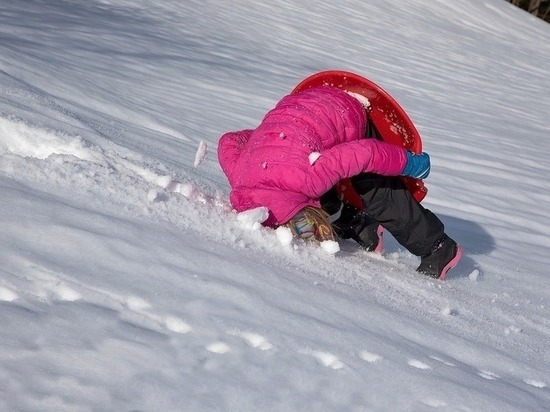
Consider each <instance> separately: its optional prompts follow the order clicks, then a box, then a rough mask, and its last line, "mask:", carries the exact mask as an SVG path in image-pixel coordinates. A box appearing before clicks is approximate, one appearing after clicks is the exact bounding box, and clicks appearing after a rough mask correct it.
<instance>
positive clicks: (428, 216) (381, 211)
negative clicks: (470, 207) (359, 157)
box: [351, 173, 445, 256]
mask: <svg viewBox="0 0 550 412" xmlns="http://www.w3.org/2000/svg"><path fill="white" fill-rule="evenodd" d="M351 183H352V185H353V188H354V189H355V191H356V192H357V193H358V194H359V195H360V196H361V197H362V198H363V200H364V202H365V209H364V211H365V212H366V213H367V215H368V216H369V217H371V218H372V219H374V220H375V221H377V222H378V223H379V224H380V225H382V227H384V228H385V229H386V230H387V231H388V232H390V233H391V234H392V236H393V237H394V238H395V239H396V240H397V241H398V242H399V243H400V244H401V245H402V246H404V247H405V248H406V249H407V250H408V251H409V252H411V253H412V254H413V255H416V256H423V255H425V254H427V253H428V252H430V251H431V249H432V247H433V245H434V244H435V242H436V241H438V240H439V239H440V238H441V237H442V236H443V235H444V231H445V227H444V225H443V223H442V222H441V220H439V218H438V217H437V216H436V215H435V214H434V213H432V212H431V211H430V210H428V209H426V208H424V207H423V206H422V205H421V204H420V203H419V202H417V201H416V199H414V198H413V196H412V194H411V192H409V190H408V189H407V188H406V187H405V185H404V184H403V182H402V181H401V179H400V178H399V177H388V176H381V175H377V174H373V173H361V174H360V175H357V176H354V177H352V178H351Z"/></svg>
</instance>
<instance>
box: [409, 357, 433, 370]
mask: <svg viewBox="0 0 550 412" xmlns="http://www.w3.org/2000/svg"><path fill="white" fill-rule="evenodd" d="M407 364H408V365H409V366H412V367H413V368H417V369H424V370H427V369H432V367H431V366H430V365H427V364H425V363H424V362H421V361H419V360H418V359H409V361H408V362H407Z"/></svg>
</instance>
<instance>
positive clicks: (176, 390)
mask: <svg viewBox="0 0 550 412" xmlns="http://www.w3.org/2000/svg"><path fill="white" fill-rule="evenodd" d="M549 38H550V26H549V25H548V24H546V23H544V22H542V21H541V20H537V19H536V18H534V17H532V16H530V15H529V14H527V13H525V12H523V11H521V10H519V9H517V8H515V7H513V6H511V5H510V4H509V3H507V2H505V1H504V0H410V1H401V0H373V1H368V2H366V1H362V0H348V1H344V2H337V1H312V0H303V1H300V2H298V1H295V2H292V1H288V0H273V1H270V2H253V1H245V0H235V1H228V2H222V1H205V0H200V1H199V0H186V1H177V0H162V1H161V0H87V1H78V0H55V1H46V0H24V1H3V2H1V4H0V86H1V93H0V196H1V199H2V200H1V202H0V262H2V263H1V265H0V307H1V308H0V324H1V325H2V327H1V328H0V382H1V385H0V410H2V411H56V412H57V411H123V410H125V411H260V410H261V411H433V410H441V411H544V410H550V359H549V357H550V350H549V347H550V269H549V268H550V253H549V252H550V230H549V228H550V217H549V212H548V208H549V204H550V190H549V189H550V183H549V181H550V172H549V171H548V168H549V165H550V163H549V160H548V156H549V153H550V123H549V120H550V111H549V108H550V77H549V76H548V67H550V42H548V39H549ZM326 69H342V70H348V71H352V72H356V73H359V74H361V75H364V76H366V77H369V78H370V79H371V80H373V81H375V82H376V83H378V84H379V85H380V86H382V87H383V88H384V89H386V90H387V91H388V92H390V94H392V95H393V96H394V97H395V98H396V100H397V101H399V102H400V103H401V105H402V106H403V107H404V109H405V110H406V111H407V112H408V113H409V115H410V117H411V119H412V120H413V122H414V123H415V124H416V125H417V127H418V130H419V131H420V133H421V135H422V137H423V143H424V150H425V151H426V152H428V153H430V155H431V159H432V172H431V175H430V177H429V178H428V179H427V180H426V186H427V187H428V189H429V193H428V196H427V198H426V199H425V200H424V204H425V205H426V207H428V208H430V209H431V210H433V211H434V212H436V213H437V214H438V216H440V217H441V219H442V220H443V221H444V223H445V225H446V230H447V232H448V233H449V234H450V235H451V236H452V237H454V238H455V239H456V240H457V241H459V242H460V243H461V244H462V246H463V248H464V257H463V259H462V261H461V263H460V264H459V265H458V266H457V267H456V268H455V269H454V270H453V271H452V272H450V273H449V275H448V277H447V279H446V280H445V281H443V282H442V281H436V280H432V279H428V278H426V277H423V276H421V275H419V274H417V273H416V272H415V268H416V266H417V264H418V262H419V260H418V258H417V257H415V256H412V255H410V254H409V253H408V252H407V251H405V250H404V249H403V248H402V247H401V246H400V245H398V244H397V243H396V242H395V240H393V239H392V238H391V236H390V235H389V234H387V233H386V234H385V239H386V242H385V243H386V247H385V250H384V252H383V254H382V255H378V256H376V255H373V254H369V253H366V252H363V251H361V250H358V249H357V248H356V247H355V245H354V244H353V242H350V241H342V242H340V246H339V249H340V250H339V251H338V252H337V253H335V254H333V253H327V251H326V250H323V249H322V248H320V247H314V246H312V245H305V244H303V243H299V242H296V241H290V239H289V238H288V233H287V232H284V231H279V232H277V231H275V230H271V229H267V228H264V227H262V226H261V225H260V224H258V219H261V216H258V215H256V218H255V219H252V220H253V221H254V220H256V224H254V223H251V221H250V220H249V219H239V218H238V215H237V213H235V212H234V211H233V210H232V209H231V206H230V204H229V201H228V196H229V187H228V183H227V181H226V179H225V176H224V175H223V173H222V171H221V169H220V167H219V164H218V162H217V157H216V150H217V143H218V139H219V137H220V136H221V135H222V134H223V133H225V132H227V131H230V130H238V129H244V128H253V127H255V126H256V125H257V124H258V123H259V121H260V120H261V118H262V116H263V115H264V114H265V112H266V111H267V110H269V109H270V108H272V106H273V105H274V104H275V103H276V102H277V101H278V100H279V99H280V98H281V97H282V96H284V95H286V94H288V93H289V92H290V91H291V90H292V89H293V87H294V86H295V85H296V84H298V83H299V82H300V81H301V80H303V79H304V78H305V77H307V76H309V75H311V74H313V73H314V72H317V71H320V70H326ZM206 147H208V148H209V150H208V151H206Z"/></svg>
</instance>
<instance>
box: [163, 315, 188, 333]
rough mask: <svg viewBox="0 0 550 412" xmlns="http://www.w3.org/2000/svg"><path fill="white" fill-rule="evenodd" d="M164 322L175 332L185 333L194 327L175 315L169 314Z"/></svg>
mask: <svg viewBox="0 0 550 412" xmlns="http://www.w3.org/2000/svg"><path fill="white" fill-rule="evenodd" d="M164 324H165V326H166V327H167V328H168V329H169V330H171V331H172V332H175V333H181V334H185V333H187V332H189V331H190V330H191V329H192V328H191V326H189V325H188V324H187V323H185V322H184V321H183V320H181V319H179V318H176V317H173V316H169V317H168V318H166V319H165V321H164Z"/></svg>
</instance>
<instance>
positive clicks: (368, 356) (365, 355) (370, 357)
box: [359, 350, 383, 363]
mask: <svg viewBox="0 0 550 412" xmlns="http://www.w3.org/2000/svg"><path fill="white" fill-rule="evenodd" d="M359 357H360V358H361V359H363V360H364V361H367V362H369V363H375V362H378V361H379V360H381V359H383V358H382V356H380V355H377V354H376V353H371V352H368V351H366V350H364V351H361V352H359Z"/></svg>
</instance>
